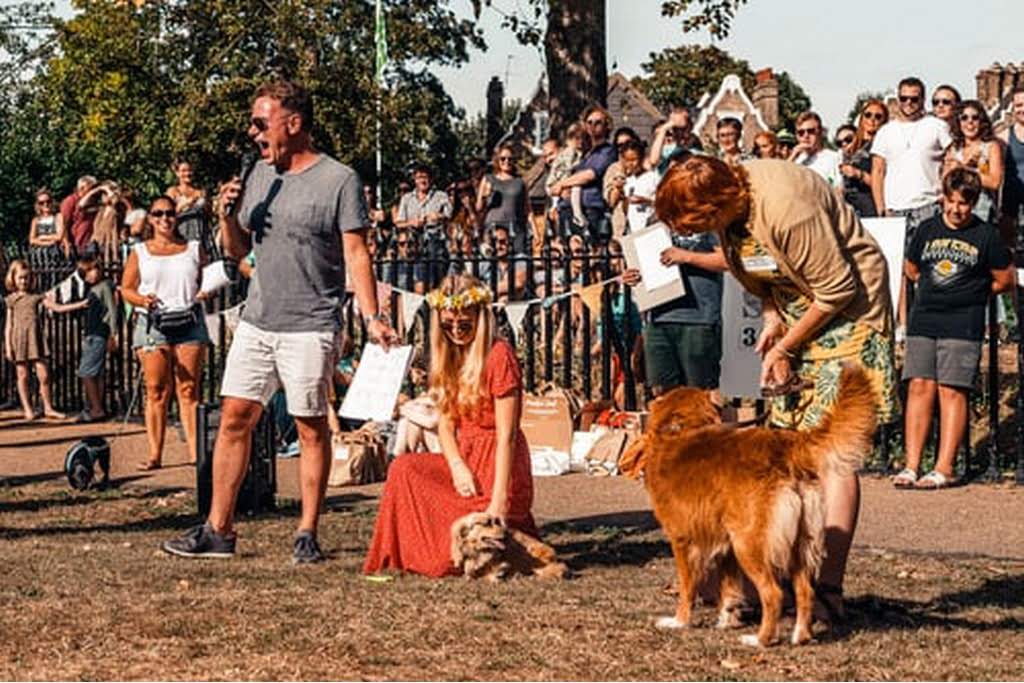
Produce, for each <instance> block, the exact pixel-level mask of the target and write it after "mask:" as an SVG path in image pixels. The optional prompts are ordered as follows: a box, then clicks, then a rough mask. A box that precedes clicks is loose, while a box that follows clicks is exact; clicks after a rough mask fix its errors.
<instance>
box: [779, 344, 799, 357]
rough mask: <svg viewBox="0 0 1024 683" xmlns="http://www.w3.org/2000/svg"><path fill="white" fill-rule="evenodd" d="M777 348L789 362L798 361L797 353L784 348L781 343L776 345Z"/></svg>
mask: <svg viewBox="0 0 1024 683" xmlns="http://www.w3.org/2000/svg"><path fill="white" fill-rule="evenodd" d="M775 348H777V349H778V350H779V352H780V353H782V355H783V356H785V357H786V358H788V359H789V360H796V353H794V352H793V351H790V350H789V349H787V348H786V347H785V346H783V345H782V342H781V341H779V342H776V343H775Z"/></svg>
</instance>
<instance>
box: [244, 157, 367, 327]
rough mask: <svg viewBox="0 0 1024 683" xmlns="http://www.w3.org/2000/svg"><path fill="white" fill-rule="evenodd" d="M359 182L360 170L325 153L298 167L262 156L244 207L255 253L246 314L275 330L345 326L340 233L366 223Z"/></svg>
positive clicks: (255, 322) (249, 320)
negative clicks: (281, 169)
mask: <svg viewBox="0 0 1024 683" xmlns="http://www.w3.org/2000/svg"><path fill="white" fill-rule="evenodd" d="M361 188H362V183H361V182H360V180H359V176H358V175H356V172H355V171H353V170H352V169H351V168H349V167H348V166H345V165H343V164H341V163H339V162H338V161H335V160H334V159H332V158H330V157H329V156H327V155H321V156H320V159H319V160H318V161H317V162H316V163H314V164H313V165H312V166H310V167H308V168H306V169H304V170H302V171H300V172H299V173H278V172H277V170H276V169H275V168H274V167H273V166H272V165H270V164H268V163H265V162H262V161H261V162H259V163H257V164H256V168H255V169H253V172H252V175H251V176H249V181H248V183H247V184H246V188H245V197H244V198H243V200H242V204H241V207H240V208H239V212H238V220H239V222H240V223H241V224H242V226H244V227H248V228H249V230H250V231H252V243H253V250H254V251H255V254H256V271H255V275H254V276H253V281H252V283H251V285H250V287H249V298H248V300H247V301H246V304H245V312H244V313H243V315H242V320H244V321H245V322H247V323H249V324H250V325H254V326H256V327H258V328H259V329H261V330H266V331H269V332H333V331H335V330H337V329H339V327H340V325H341V302H342V297H343V295H344V292H345V262H344V260H343V258H342V251H341V233H343V232H347V231H350V230H360V229H363V228H365V227H366V226H367V225H368V221H367V216H366V206H365V204H364V202H363V193H362V192H361V191H360V190H361Z"/></svg>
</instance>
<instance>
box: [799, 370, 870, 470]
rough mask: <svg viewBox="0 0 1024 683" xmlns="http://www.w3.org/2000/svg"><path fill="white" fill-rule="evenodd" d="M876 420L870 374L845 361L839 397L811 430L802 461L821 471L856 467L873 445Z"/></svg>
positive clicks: (802, 450)
mask: <svg viewBox="0 0 1024 683" xmlns="http://www.w3.org/2000/svg"><path fill="white" fill-rule="evenodd" d="M876 424H877V414H876V410H875V398H874V392H873V391H872V388H871V382H870V381H869V380H868V376H867V374H866V373H865V372H864V370H863V369H862V368H861V367H859V366H857V365H854V364H852V363H846V364H844V365H843V372H842V375H841V376H840V378H839V397H838V398H837V399H836V402H835V404H834V405H833V406H832V409H831V410H830V411H829V412H828V413H827V414H826V415H825V416H824V417H822V419H821V422H820V423H819V424H818V426H817V427H816V428H814V429H813V430H811V431H810V432H809V433H808V435H807V439H806V440H805V441H804V445H805V448H803V449H801V453H800V455H799V456H798V457H799V459H800V460H801V462H799V463H798V465H799V466H800V467H801V468H804V469H808V470H813V471H815V472H817V473H818V474H824V473H825V472H834V473H837V474H850V473H852V472H854V471H856V470H857V468H859V467H860V465H861V463H862V462H863V460H864V456H865V455H867V453H868V451H869V450H870V449H871V444H872V439H873V437H874V433H875V426H876Z"/></svg>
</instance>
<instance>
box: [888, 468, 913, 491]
mask: <svg viewBox="0 0 1024 683" xmlns="http://www.w3.org/2000/svg"><path fill="white" fill-rule="evenodd" d="M891 481H892V485H893V486H895V487H896V488H898V489H909V488H913V487H914V486H916V485H917V472H915V471H914V470H912V469H910V468H909V467H904V468H903V469H902V470H901V471H900V473H899V474H894V475H893V476H892V478H891Z"/></svg>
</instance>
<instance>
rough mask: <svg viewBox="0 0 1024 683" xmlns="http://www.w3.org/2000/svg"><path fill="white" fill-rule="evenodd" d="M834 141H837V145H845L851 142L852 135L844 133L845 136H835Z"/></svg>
mask: <svg viewBox="0 0 1024 683" xmlns="http://www.w3.org/2000/svg"><path fill="white" fill-rule="evenodd" d="M836 142H837V143H838V144H839V145H841V146H845V145H848V144H850V143H851V142H853V136H852V135H846V136H843V137H841V138H836Z"/></svg>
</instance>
